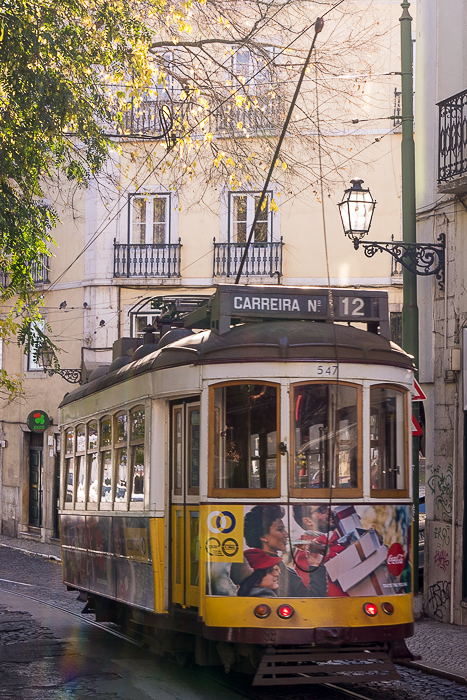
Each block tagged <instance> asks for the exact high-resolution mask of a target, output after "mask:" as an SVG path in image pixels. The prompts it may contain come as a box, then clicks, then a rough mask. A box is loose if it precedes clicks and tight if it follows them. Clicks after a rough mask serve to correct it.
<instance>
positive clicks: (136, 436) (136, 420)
mask: <svg viewBox="0 0 467 700" xmlns="http://www.w3.org/2000/svg"><path fill="white" fill-rule="evenodd" d="M131 440H132V442H133V441H135V440H137V441H143V442H144V408H138V409H137V410H136V411H132V412H131Z"/></svg>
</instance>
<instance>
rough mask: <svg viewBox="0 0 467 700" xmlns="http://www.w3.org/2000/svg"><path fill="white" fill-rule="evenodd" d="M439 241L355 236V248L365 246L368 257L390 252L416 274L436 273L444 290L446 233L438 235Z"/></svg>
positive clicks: (425, 275) (424, 275) (426, 275)
mask: <svg viewBox="0 0 467 700" xmlns="http://www.w3.org/2000/svg"><path fill="white" fill-rule="evenodd" d="M438 241H439V243H405V242H403V241H394V240H392V241H361V240H360V239H359V238H357V237H356V236H355V237H354V238H353V245H354V248H355V250H358V249H359V248H360V247H363V250H364V251H365V255H366V257H367V258H372V257H373V256H374V255H376V253H378V252H380V253H384V252H386V253H389V254H390V255H392V257H393V258H394V260H396V261H397V262H399V263H400V264H401V265H403V266H404V267H405V268H406V269H407V270H409V271H410V272H413V273H414V275H419V276H422V277H428V276H429V275H435V276H436V279H437V280H438V284H439V288H440V289H442V290H444V265H445V250H446V237H445V235H444V233H442V234H440V236H439V237H438Z"/></svg>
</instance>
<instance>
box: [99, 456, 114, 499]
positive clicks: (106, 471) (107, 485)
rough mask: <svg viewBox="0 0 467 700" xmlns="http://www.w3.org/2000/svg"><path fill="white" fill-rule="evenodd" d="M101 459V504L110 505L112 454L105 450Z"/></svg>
mask: <svg viewBox="0 0 467 700" xmlns="http://www.w3.org/2000/svg"><path fill="white" fill-rule="evenodd" d="M101 459H102V482H101V484H102V485H101V503H112V452H111V451H110V450H105V452H103V453H102V456H101Z"/></svg>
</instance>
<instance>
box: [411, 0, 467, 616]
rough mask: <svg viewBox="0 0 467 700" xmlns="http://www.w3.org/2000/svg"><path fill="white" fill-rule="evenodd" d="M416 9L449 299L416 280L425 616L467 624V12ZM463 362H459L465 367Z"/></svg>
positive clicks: (466, 7) (430, 233)
mask: <svg viewBox="0 0 467 700" xmlns="http://www.w3.org/2000/svg"><path fill="white" fill-rule="evenodd" d="M444 9H445V8H444V7H443V6H442V4H441V3H439V2H437V0H429V1H428V2H421V3H418V4H417V75H416V125H415V135H416V176H417V178H416V179H417V240H418V241H419V242H431V243H436V242H437V241H438V239H439V237H440V236H443V237H445V240H446V275H445V277H446V279H445V285H444V289H443V288H441V287H440V285H439V284H437V283H436V281H434V280H430V279H419V281H418V305H419V311H420V368H419V369H420V375H419V376H420V382H421V383H422V387H423V389H424V391H425V393H426V395H427V401H426V402H425V411H424V413H425V418H426V429H425V440H424V442H425V452H426V476H425V482H426V483H425V494H426V543H425V586H424V597H425V609H426V611H427V612H428V614H429V615H431V616H432V617H434V618H435V619H438V620H442V621H445V622H451V623H454V624H462V625H466V624H467V570H466V562H467V556H466V543H467V537H466V534H467V532H466V522H465V498H466V492H465V489H466V486H467V481H466V478H465V474H466V472H465V465H466V454H467V453H466V437H467V433H466V424H465V416H466V413H465V410H466V409H467V401H466V381H465V372H466V367H467V363H466V348H467V344H466V343H467V336H466V327H467V298H466V289H465V274H466V269H467V267H466V266H467V247H466V243H465V241H466V232H467V206H466V204H467V160H466V153H467V132H466V127H465V125H466V120H467V39H466V32H465V27H466V22H467V3H466V2H464V0H455V1H454V3H452V4H451V5H450V8H449V12H445V11H444ZM462 356H463V357H462Z"/></svg>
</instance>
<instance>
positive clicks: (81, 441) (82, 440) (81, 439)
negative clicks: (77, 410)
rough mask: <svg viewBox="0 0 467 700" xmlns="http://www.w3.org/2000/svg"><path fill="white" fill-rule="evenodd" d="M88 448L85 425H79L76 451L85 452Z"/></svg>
mask: <svg viewBox="0 0 467 700" xmlns="http://www.w3.org/2000/svg"><path fill="white" fill-rule="evenodd" d="M85 449H86V431H85V427H84V425H79V426H78V428H77V429H76V451H77V452H84V450H85Z"/></svg>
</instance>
